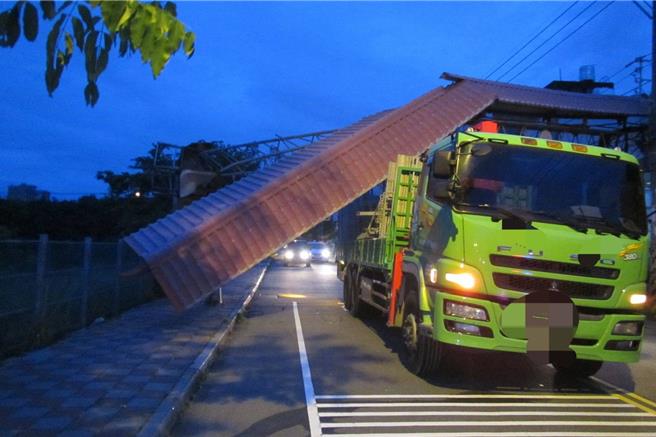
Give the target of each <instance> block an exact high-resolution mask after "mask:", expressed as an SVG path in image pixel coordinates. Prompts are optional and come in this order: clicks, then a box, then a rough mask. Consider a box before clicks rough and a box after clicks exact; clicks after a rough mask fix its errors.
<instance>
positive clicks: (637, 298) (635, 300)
mask: <svg viewBox="0 0 656 437" xmlns="http://www.w3.org/2000/svg"><path fill="white" fill-rule="evenodd" d="M629 302H630V303H631V305H642V304H644V303H645V302H647V295H646V294H642V293H640V294H632V295H631V297H630V298H629Z"/></svg>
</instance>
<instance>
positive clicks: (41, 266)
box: [34, 234, 48, 330]
mask: <svg viewBox="0 0 656 437" xmlns="http://www.w3.org/2000/svg"><path fill="white" fill-rule="evenodd" d="M47 258H48V234H41V235H39V246H38V248H37V254H36V290H35V292H36V298H35V299H34V323H35V326H37V327H38V328H39V330H40V328H41V325H42V323H43V317H44V315H45V307H46V298H47V296H46V281H45V275H46V261H47Z"/></svg>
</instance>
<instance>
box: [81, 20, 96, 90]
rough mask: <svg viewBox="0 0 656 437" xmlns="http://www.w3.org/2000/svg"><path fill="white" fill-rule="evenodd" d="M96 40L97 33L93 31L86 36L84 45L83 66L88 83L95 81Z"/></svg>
mask: <svg viewBox="0 0 656 437" xmlns="http://www.w3.org/2000/svg"><path fill="white" fill-rule="evenodd" d="M97 39H98V32H96V31H95V30H94V31H92V32H91V33H89V35H87V40H86V42H85V43H84V58H85V62H84V65H85V67H86V70H87V78H88V79H89V81H95V80H96V77H97V74H96V60H97V59H96V41H97Z"/></svg>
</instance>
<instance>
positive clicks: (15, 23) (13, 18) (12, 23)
mask: <svg viewBox="0 0 656 437" xmlns="http://www.w3.org/2000/svg"><path fill="white" fill-rule="evenodd" d="M22 6H23V4H22V3H20V2H17V3H16V4H15V5H14V7H13V8H11V10H9V11H6V12H5V13H6V14H7V15H6V16H5V18H4V20H3V21H4V25H3V27H4V29H3V32H2V34H1V35H2V39H1V40H0V41H1V42H0V45H1V46H3V47H13V46H14V45H15V44H16V42H17V41H18V38H20V33H21V32H20V9H21V7H22Z"/></svg>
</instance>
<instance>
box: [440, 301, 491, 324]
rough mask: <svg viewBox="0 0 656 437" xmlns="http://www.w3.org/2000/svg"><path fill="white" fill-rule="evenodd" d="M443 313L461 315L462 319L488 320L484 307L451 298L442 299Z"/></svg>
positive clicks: (454, 315)
mask: <svg viewBox="0 0 656 437" xmlns="http://www.w3.org/2000/svg"><path fill="white" fill-rule="evenodd" d="M444 314H446V315H447V316H453V317H462V318H464V319H473V320H482V321H484V322H487V321H488V320H489V319H488V316H487V311H486V310H485V308H482V307H479V306H475V305H468V304H464V303H458V302H453V301H451V300H445V301H444Z"/></svg>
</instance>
